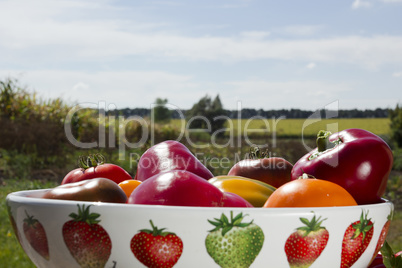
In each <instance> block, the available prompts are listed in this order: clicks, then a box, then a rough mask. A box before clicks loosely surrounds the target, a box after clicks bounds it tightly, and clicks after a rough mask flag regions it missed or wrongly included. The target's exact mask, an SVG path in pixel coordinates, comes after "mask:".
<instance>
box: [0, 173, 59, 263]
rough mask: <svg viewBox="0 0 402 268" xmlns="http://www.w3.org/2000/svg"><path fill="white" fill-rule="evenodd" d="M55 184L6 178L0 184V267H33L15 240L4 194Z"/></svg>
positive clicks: (53, 183)
mask: <svg viewBox="0 0 402 268" xmlns="http://www.w3.org/2000/svg"><path fill="white" fill-rule="evenodd" d="M54 186H56V182H47V183H43V182H40V181H29V180H19V181H16V180H11V179H10V180H6V181H3V182H2V184H1V185H0V199H1V207H0V223H1V225H0V267H7V268H11V267H13V268H31V267H32V268H34V267H35V265H33V263H32V262H31V260H30V259H29V258H28V256H27V255H26V254H25V252H24V251H23V249H22V247H21V246H20V244H19V243H18V241H17V238H16V237H15V234H14V232H13V229H12V227H11V223H10V220H9V218H8V214H7V207H6V202H5V199H6V196H7V194H9V193H11V192H15V191H21V190H24V189H26V190H28V189H32V190H33V189H41V188H48V187H54Z"/></svg>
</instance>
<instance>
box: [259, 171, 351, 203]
mask: <svg viewBox="0 0 402 268" xmlns="http://www.w3.org/2000/svg"><path fill="white" fill-rule="evenodd" d="M356 205H357V203H356V201H355V200H354V198H353V197H352V196H351V195H350V194H349V193H348V192H347V191H346V190H345V189H344V188H342V187H341V186H339V185H337V184H335V183H333V182H330V181H325V180H319V179H315V178H308V177H307V176H303V177H301V178H299V179H297V180H294V181H291V182H288V183H286V184H284V185H282V186H281V187H279V188H278V189H276V190H275V191H274V192H273V193H272V195H271V196H270V197H269V198H268V200H267V202H265V204H264V207H266V208H268V207H333V206H356Z"/></svg>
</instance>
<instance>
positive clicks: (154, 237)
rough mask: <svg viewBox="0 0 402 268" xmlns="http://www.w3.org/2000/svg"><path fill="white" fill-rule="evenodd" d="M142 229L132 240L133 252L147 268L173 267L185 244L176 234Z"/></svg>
mask: <svg viewBox="0 0 402 268" xmlns="http://www.w3.org/2000/svg"><path fill="white" fill-rule="evenodd" d="M149 222H150V223H151V227H152V229H142V230H139V232H138V233H137V234H136V235H134V236H133V238H132V239H131V243H130V246H131V251H132V252H133V254H134V256H135V257H136V258H137V259H138V260H139V261H140V262H141V263H142V264H144V265H145V266H147V267H152V268H159V267H160V268H169V267H173V266H174V265H175V264H176V263H177V261H178V260H179V258H180V256H181V254H182V252H183V242H182V240H181V239H180V237H178V236H177V235H176V234H175V233H172V232H166V231H165V229H166V228H162V229H158V228H157V227H156V226H155V225H154V224H153V222H152V220H150V221H149Z"/></svg>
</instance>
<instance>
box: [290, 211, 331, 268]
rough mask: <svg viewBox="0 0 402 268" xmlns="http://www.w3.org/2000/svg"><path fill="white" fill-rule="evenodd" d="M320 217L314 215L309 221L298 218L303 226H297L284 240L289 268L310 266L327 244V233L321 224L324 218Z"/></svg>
mask: <svg viewBox="0 0 402 268" xmlns="http://www.w3.org/2000/svg"><path fill="white" fill-rule="evenodd" d="M320 219H321V217H319V218H318V219H316V217H315V215H314V216H313V218H312V219H311V221H309V220H308V219H306V218H300V221H301V222H302V223H304V224H305V226H302V227H299V228H297V230H296V231H295V232H294V233H292V234H291V235H290V236H289V237H288V239H287V240H286V243H285V253H286V256H287V258H288V262H289V265H290V267H291V268H296V267H305V268H307V267H310V265H311V264H312V263H313V262H314V261H315V260H316V259H317V258H318V257H319V256H320V255H321V252H322V251H323V250H324V248H325V246H326V245H327V242H328V238H329V233H328V231H327V229H325V227H322V226H321V223H322V222H323V221H324V220H325V219H324V220H321V221H320Z"/></svg>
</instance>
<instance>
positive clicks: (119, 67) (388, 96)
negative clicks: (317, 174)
mask: <svg viewBox="0 0 402 268" xmlns="http://www.w3.org/2000/svg"><path fill="white" fill-rule="evenodd" d="M401 14H402V0H357V1H356V0H355V1H353V0H352V1H315V0H314V1H300V0H298V1H296V0H295V1H268V0H265V1H263V0H255V1H254V0H214V1H210V0H207V1H179V0H169V1H163V0H162V1H112V0H99V1H87V0H76V1H70V0H66V1H52V0H36V1H30V0H9V1H4V0H0V79H4V78H6V77H13V78H18V79H19V81H20V83H21V84H22V85H26V86H27V87H28V89H29V90H32V91H36V92H37V94H38V95H39V96H40V97H42V98H45V99H46V98H55V97H61V98H63V99H65V100H66V101H67V102H71V103H77V104H82V105H84V106H85V105H89V104H94V103H95V104H97V103H99V102H103V103H105V105H106V107H110V108H113V107H116V108H119V109H120V108H126V107H130V108H135V107H145V108H149V107H151V106H152V103H154V102H155V100H156V98H167V99H168V101H169V103H170V104H171V105H172V107H178V108H181V109H188V108H191V106H192V105H193V104H194V103H196V102H197V101H198V100H199V99H200V98H202V97H204V96H205V95H209V96H211V97H215V96H216V95H217V94H219V96H220V98H221V100H222V103H223V105H224V108H227V109H237V108H239V107H242V108H256V109H260V108H261V109H265V110H269V109H283V108H285V109H290V108H299V109H305V110H316V109H319V108H323V107H326V106H329V105H333V104H334V103H336V105H337V106H338V107H339V109H354V108H357V109H375V108H394V107H395V106H396V104H397V103H401V101H402V27H401V25H402V16H401Z"/></svg>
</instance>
